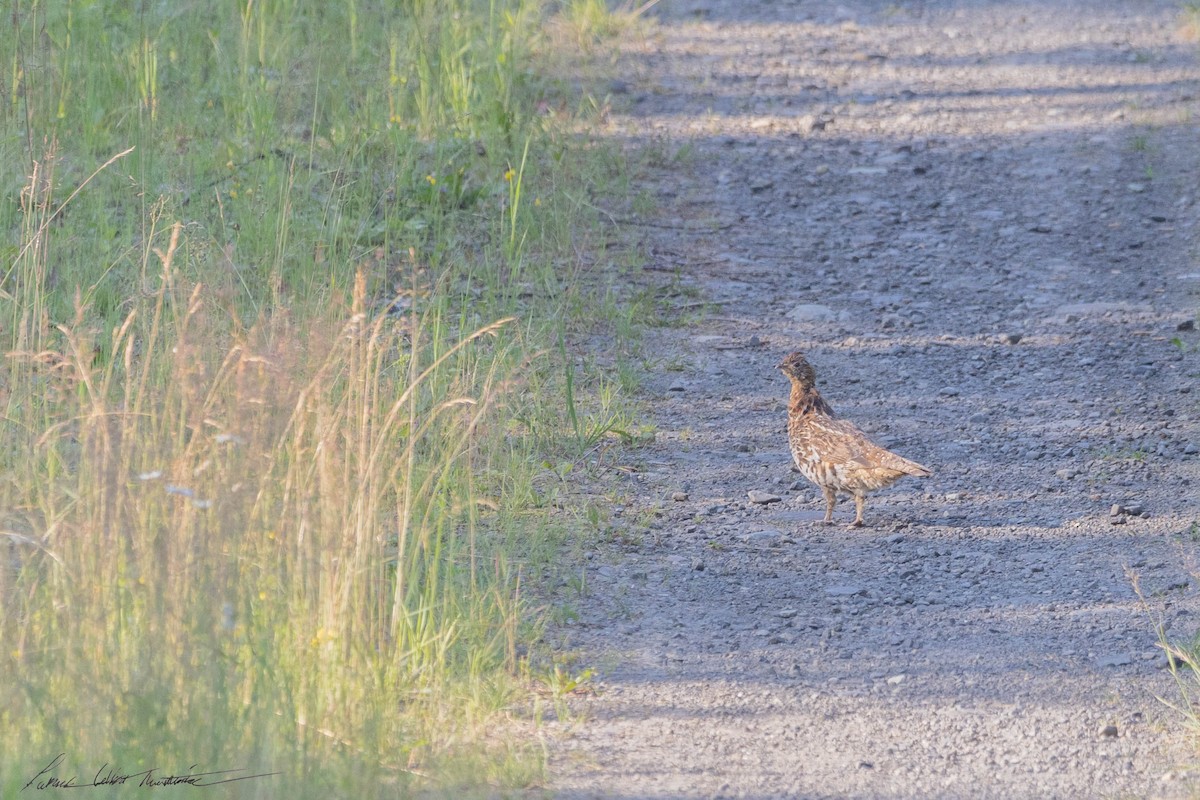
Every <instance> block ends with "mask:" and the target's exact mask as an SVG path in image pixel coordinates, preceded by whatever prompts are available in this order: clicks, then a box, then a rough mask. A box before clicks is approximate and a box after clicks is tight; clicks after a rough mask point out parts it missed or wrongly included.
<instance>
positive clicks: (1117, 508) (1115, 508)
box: [1108, 503, 1124, 517]
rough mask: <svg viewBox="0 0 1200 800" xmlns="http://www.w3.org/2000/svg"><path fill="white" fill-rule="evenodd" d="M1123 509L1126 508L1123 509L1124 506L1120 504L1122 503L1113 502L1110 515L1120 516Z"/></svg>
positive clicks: (1109, 511)
mask: <svg viewBox="0 0 1200 800" xmlns="http://www.w3.org/2000/svg"><path fill="white" fill-rule="evenodd" d="M1123 510H1124V509H1122V508H1121V504H1120V503H1113V504H1112V508H1110V509H1109V510H1108V515H1109V516H1110V517H1119V516H1121V512H1122V511H1123Z"/></svg>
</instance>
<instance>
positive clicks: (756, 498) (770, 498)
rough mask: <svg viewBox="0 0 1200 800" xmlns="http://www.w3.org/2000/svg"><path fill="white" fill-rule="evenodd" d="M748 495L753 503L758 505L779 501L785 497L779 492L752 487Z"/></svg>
mask: <svg viewBox="0 0 1200 800" xmlns="http://www.w3.org/2000/svg"><path fill="white" fill-rule="evenodd" d="M746 497H748V498H750V502H751V503H757V504H758V505H762V506H765V505H768V504H770V503H778V502H779V501H780V500H782V499H783V498H781V497H780V496H779V495H777V494H771V493H770V492H763V491H760V490H758V489H751V490H750V491H748V492H746Z"/></svg>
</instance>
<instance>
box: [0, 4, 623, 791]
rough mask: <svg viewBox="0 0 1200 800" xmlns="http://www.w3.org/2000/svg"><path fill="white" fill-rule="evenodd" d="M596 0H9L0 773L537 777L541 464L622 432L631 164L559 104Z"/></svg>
mask: <svg viewBox="0 0 1200 800" xmlns="http://www.w3.org/2000/svg"><path fill="white" fill-rule="evenodd" d="M606 13H607V12H605V11H603V6H602V5H601V4H597V3H595V2H575V3H567V4H565V5H564V7H561V8H549V7H547V6H546V5H545V4H543V3H541V2H538V1H537V0H436V2H434V0H406V1H405V2H401V3H399V4H377V3H365V2H360V1H359V0H349V2H341V3H318V2H309V1H308V0H270V1H269V2H255V0H238V1H237V2H232V3H221V4H209V3H184V4H174V3H165V4H163V3H131V4H111V3H96V2H82V1H81V2H73V1H72V0H58V2H52V3H29V4H17V5H15V6H14V7H13V9H12V11H11V13H10V14H9V15H6V20H5V23H4V25H3V28H0V55H2V56H3V62H2V63H3V64H4V65H5V70H6V75H5V81H4V89H3V91H0V129H2V132H3V135H0V165H2V166H0V169H2V170H3V191H4V202H3V203H2V204H0V226H2V227H3V229H4V230H5V231H6V233H7V235H6V236H5V238H4V240H3V244H0V252H3V259H0V266H2V267H3V269H4V272H3V274H0V341H2V344H3V347H4V350H3V354H4V355H3V360H2V361H0V408H3V413H4V421H3V425H0V675H3V676H4V679H3V680H2V681H0V795H3V796H5V797H9V796H16V795H17V794H18V792H19V791H20V790H21V789H22V787H23V786H25V785H26V781H28V780H30V779H31V778H34V777H35V775H37V773H38V771H39V770H41V769H42V768H43V767H46V766H47V765H49V764H51V762H52V761H53V760H54V759H55V757H56V756H57V755H58V754H60V753H61V754H63V755H64V759H63V761H62V762H61V763H60V764H59V765H57V766H55V767H54V768H52V769H51V770H50V771H49V772H46V773H45V774H44V775H43V776H42V777H41V778H39V779H38V780H39V782H40V781H43V780H46V779H48V778H57V779H59V780H62V781H66V780H69V779H71V778H72V777H74V778H75V779H76V782H77V783H89V782H92V781H94V780H96V779H97V775H98V773H97V770H102V768H103V767H104V765H106V764H107V765H108V766H109V767H111V768H112V770H113V771H115V772H117V773H118V774H130V775H133V776H134V777H132V778H130V779H129V780H128V782H127V783H126V784H124V785H125V788H126V789H128V790H129V791H130V792H132V791H134V790H135V789H136V786H137V785H138V784H139V783H140V782H141V780H142V779H143V777H144V775H145V772H146V771H147V770H155V771H154V773H153V774H152V776H153V777H157V778H164V777H168V776H170V775H186V774H188V773H189V772H191V773H196V772H212V771H216V770H239V771H237V772H231V773H228V774H224V775H220V776H209V777H208V778H206V779H204V780H205V781H213V780H218V779H230V778H240V777H244V776H249V775H255V774H259V773H273V774H272V775H271V776H270V777H263V778H258V779H253V780H246V781H243V782H240V783H237V784H233V785H232V787H231V788H232V792H231V793H230V794H229V795H227V796H231V797H232V796H236V797H253V796H261V797H292V798H308V797H313V798H318V797H319V798H328V797H356V798H357V797H362V798H368V797H396V796H400V795H403V794H405V793H410V792H426V791H440V790H453V791H454V792H455V793H456V795H464V794H470V793H487V792H490V791H494V790H495V789H496V788H497V787H512V786H529V785H536V784H537V783H538V782H539V781H540V780H541V779H542V777H543V775H542V769H543V764H542V754H541V752H540V750H539V749H538V748H537V746H536V744H534V743H535V742H536V736H535V735H534V733H535V732H534V728H535V725H536V702H535V701H531V699H530V698H531V697H532V696H533V690H534V689H535V688H537V687H538V686H542V687H543V688H544V687H545V686H546V685H550V686H551V687H552V688H554V687H561V685H562V684H563V681H562V679H561V672H560V668H559V667H558V666H557V665H553V666H550V665H541V666H539V665H538V664H536V663H531V661H530V659H529V657H528V656H527V655H526V654H527V653H528V652H530V646H531V644H533V643H535V642H536V640H537V636H538V631H539V626H540V624H541V620H542V619H544V618H545V615H546V608H544V604H543V602H542V601H541V600H534V599H533V598H542V597H545V596H546V586H547V584H548V583H549V582H550V580H551V578H553V576H554V575H555V574H556V569H558V567H557V565H556V554H559V553H561V552H562V551H563V549H564V546H565V544H564V543H565V542H566V541H567V537H568V536H569V535H571V534H573V533H577V532H579V531H581V530H586V529H588V527H589V523H588V519H587V513H586V511H585V510H584V509H580V510H579V511H578V512H573V511H572V509H571V506H570V504H569V503H562V502H559V500H558V499H557V496H556V493H557V492H558V488H559V487H562V486H564V485H565V484H566V483H567V482H569V481H570V480H571V473H572V469H574V468H575V466H574V465H578V464H582V463H586V462H587V460H588V455H589V453H591V452H593V451H594V449H595V448H597V447H598V446H602V445H604V444H606V443H608V442H612V441H619V440H621V439H628V438H630V437H632V436H634V435H635V434H636V431H635V428H636V422H635V420H634V419H633V418H632V413H631V410H630V405H629V403H628V401H627V400H626V399H625V397H626V393H625V391H624V389H625V388H626V387H627V385H628V380H629V374H630V373H629V370H628V369H627V368H625V367H624V366H622V364H623V359H624V358H625V356H624V354H625V353H627V352H628V351H629V348H630V347H632V346H634V345H635V338H636V329H637V324H638V321H637V320H636V319H635V318H634V316H633V315H634V313H635V311H634V309H635V308H637V307H634V306H627V305H625V304H622V303H620V302H617V301H616V299H615V297H616V295H615V294H614V290H613V288H612V287H613V284H614V281H615V278H616V276H618V275H619V274H620V273H619V270H620V268H621V267H622V263H621V262H622V260H623V259H626V258H628V256H625V255H620V256H617V255H616V254H613V253H609V252H606V250H605V246H606V245H605V243H606V232H605V231H604V229H603V228H602V226H601V221H600V218H599V215H598V214H597V213H596V209H595V208H594V207H593V202H594V200H595V198H596V197H604V196H606V194H607V193H613V192H620V191H621V188H622V186H621V180H622V177H623V175H624V173H623V171H622V162H621V159H620V158H619V157H618V155H617V154H616V153H614V152H613V151H611V150H609V149H607V148H606V147H603V146H598V145H595V144H594V143H591V142H589V141H587V140H586V139H585V138H580V137H577V136H573V135H570V134H569V131H570V130H572V129H578V128H579V127H580V126H581V125H586V124H587V122H588V120H589V119H591V118H594V115H597V114H600V113H602V112H603V98H602V97H597V96H596V94H595V93H594V92H592V91H589V89H588V85H587V79H586V74H587V69H588V67H587V65H586V64H585V61H586V58H585V57H584V56H581V55H580V52H581V51H582V52H584V53H586V51H587V47H588V44H589V43H590V42H592V41H594V40H595V39H596V38H597V37H599V36H602V35H610V34H611V32H612V30H613V28H612V25H613V24H614V23H613V22H612V21H611V20H610V19H608V18H607V17H605V14H606ZM567 53H569V55H564V54H567ZM596 336H602V337H604V341H605V342H606V344H607V347H606V351H605V357H606V359H607V364H608V365H610V366H611V365H613V364H614V363H615V364H616V365H617V366H618V367H619V369H617V370H615V371H614V370H610V369H597V368H593V367H589V364H591V363H593V362H592V360H591V359H589V358H587V357H585V354H584V351H583V350H582V349H581V348H580V347H579V346H578V345H579V343H580V342H582V341H584V340H585V339H586V338H588V337H596ZM539 670H540V671H543V672H544V673H545V674H541V673H540V672H539ZM547 676H549V677H547ZM571 680H574V679H573V678H572V679H571ZM104 776H105V773H103V772H102V773H100V774H99V777H100V778H103V777H104ZM35 786H36V784H35ZM121 796H128V795H127V794H121Z"/></svg>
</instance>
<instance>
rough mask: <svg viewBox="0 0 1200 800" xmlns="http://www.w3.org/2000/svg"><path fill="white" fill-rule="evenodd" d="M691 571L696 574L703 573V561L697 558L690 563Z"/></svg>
mask: <svg viewBox="0 0 1200 800" xmlns="http://www.w3.org/2000/svg"><path fill="white" fill-rule="evenodd" d="M692 569H693V570H695V571H696V572H704V559H702V558H697V559H696V560H695V561H693V562H692Z"/></svg>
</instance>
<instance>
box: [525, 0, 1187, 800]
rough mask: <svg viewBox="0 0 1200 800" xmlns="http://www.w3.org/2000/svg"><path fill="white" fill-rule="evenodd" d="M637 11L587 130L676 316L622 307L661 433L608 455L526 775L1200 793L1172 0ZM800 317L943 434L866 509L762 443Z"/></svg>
mask: <svg viewBox="0 0 1200 800" xmlns="http://www.w3.org/2000/svg"><path fill="white" fill-rule="evenodd" d="M652 13H653V14H655V15H656V20H657V21H656V23H655V24H654V25H653V26H652V27H651V29H650V31H649V33H648V34H646V35H645V36H640V35H639V36H630V37H628V41H627V42H626V43H624V45H623V47H622V49H623V59H622V62H621V64H622V70H623V73H622V77H621V80H620V81H617V82H615V83H614V84H613V87H612V90H613V93H614V109H615V110H614V111H613V113H612V114H611V116H610V118H609V121H608V130H607V131H606V133H607V134H608V135H610V136H612V137H616V138H620V139H624V140H628V141H629V143H630V146H631V147H637V148H641V149H642V151H643V152H645V149H646V148H652V149H653V150H654V152H657V153H659V156H658V157H656V158H654V159H653V160H652V165H651V166H650V167H648V168H647V170H646V172H645V174H643V175H642V176H641V179H640V182H639V183H638V184H637V185H636V186H635V190H636V191H643V192H645V193H646V194H647V195H648V196H649V197H651V198H653V199H654V200H655V201H656V204H657V208H658V211H657V212H656V214H655V215H653V216H651V217H649V218H645V219H642V220H640V221H637V222H634V223H633V224H632V225H630V226H628V229H629V230H632V231H633V234H632V235H634V236H637V237H639V239H640V242H639V244H640V246H642V247H644V248H645V252H646V253H647V254H648V263H647V265H646V267H645V269H644V271H643V273H642V276H641V278H640V280H641V281H642V282H643V284H644V285H646V286H662V287H668V289H667V290H663V295H664V296H666V297H668V298H670V297H671V296H672V295H671V292H674V299H673V300H670V302H673V303H674V304H675V305H676V306H677V310H678V314H677V322H679V323H680V324H678V325H674V326H669V327H663V328H656V329H654V330H653V331H652V332H651V333H650V335H649V336H648V339H647V341H646V343H645V352H646V357H647V365H648V367H649V369H648V376H647V379H646V384H645V392H646V397H645V402H646V407H647V409H648V413H649V416H650V418H651V419H652V420H653V421H654V423H655V424H656V425H657V427H658V434H657V439H656V441H655V443H654V444H653V445H650V446H648V447H645V448H642V449H639V450H636V451H633V452H629V453H626V454H625V455H624V456H622V458H623V459H625V462H626V464H625V465H626V466H628V467H630V469H629V470H627V471H626V472H622V473H620V474H621V475H622V476H623V477H620V478H616V479H614V480H617V481H618V483H617V484H616V485H615V488H613V489H611V491H613V492H615V493H616V495H617V496H618V498H619V500H618V504H617V505H616V507H615V508H613V509H612V515H613V517H612V522H613V524H614V525H615V526H616V528H617V529H619V530H621V531H623V534H622V535H620V536H617V537H614V541H613V542H612V543H610V544H606V545H604V546H602V547H600V548H598V549H597V550H595V551H593V552H591V553H589V554H588V556H589V561H588V566H587V571H586V576H587V582H588V593H587V595H586V597H585V598H584V599H582V600H581V601H580V602H579V603H578V611H579V614H580V616H579V619H577V620H574V621H573V622H572V623H571V624H567V625H564V626H562V627H561V628H560V629H559V630H558V631H556V632H555V636H556V637H557V639H558V645H559V647H560V648H561V649H562V650H563V651H564V652H568V651H569V652H572V653H575V654H578V655H579V657H580V663H581V664H593V665H599V667H600V678H599V679H598V680H597V682H596V686H597V689H598V691H597V692H596V693H595V694H594V695H593V696H589V697H580V698H578V699H576V700H575V701H574V702H573V710H574V712H575V717H574V718H572V719H570V720H566V721H563V722H560V723H552V724H551V725H550V726H549V727H550V730H551V733H552V734H553V735H552V737H551V738H552V741H553V745H552V757H551V770H552V784H551V787H550V788H551V791H552V793H553V794H554V796H556V797H560V798H593V797H615V798H643V797H672V798H692V797H747V798H776V797H796V798H959V797H961V798H1133V797H1137V798H1142V797H1162V798H1182V797H1194V796H1196V795H1197V793H1198V792H1200V789H1198V788H1197V787H1200V770H1197V769H1194V768H1193V766H1192V765H1193V763H1194V761H1195V759H1196V751H1195V750H1194V747H1193V746H1192V743H1191V742H1190V741H1189V739H1188V733H1187V728H1186V727H1185V725H1184V724H1183V721H1182V719H1181V718H1180V717H1179V716H1178V715H1177V714H1176V713H1175V712H1173V711H1171V710H1170V709H1168V708H1167V707H1166V706H1165V705H1164V704H1163V703H1161V702H1159V700H1158V699H1157V698H1163V699H1167V700H1171V701H1176V700H1177V699H1178V689H1177V687H1176V686H1175V683H1174V680H1173V678H1172V676H1171V674H1170V672H1169V671H1168V670H1167V669H1165V663H1166V662H1165V659H1164V656H1163V653H1162V651H1161V650H1160V649H1159V648H1158V647H1157V634H1156V626H1157V625H1159V624H1160V623H1161V624H1164V625H1166V626H1168V628H1169V631H1170V635H1171V636H1175V637H1190V636H1191V635H1192V634H1193V633H1194V632H1195V631H1196V630H1197V628H1200V616H1197V614H1198V613H1200V602H1198V600H1197V592H1196V586H1197V584H1198V579H1197V578H1196V577H1195V574H1194V573H1195V572H1196V570H1195V569H1194V564H1193V562H1194V560H1195V559H1194V554H1195V552H1196V550H1197V545H1196V540H1197V538H1200V528H1198V527H1197V519H1198V518H1200V509H1198V507H1197V502H1196V489H1197V486H1198V485H1200V422H1198V421H1200V385H1198V383H1197V380H1196V378H1197V375H1198V374H1200V333H1197V332H1195V331H1193V330H1188V329H1187V327H1188V323H1189V321H1194V320H1195V315H1196V309H1197V307H1198V306H1200V295H1198V287H1200V263H1198V260H1197V253H1196V248H1195V243H1196V241H1197V231H1198V230H1200V229H1198V228H1197V222H1198V220H1200V206H1198V204H1197V199H1198V197H1200V136H1198V135H1197V133H1198V130H1197V124H1196V122H1194V121H1193V117H1194V116H1195V112H1196V110H1197V98H1198V97H1200V84H1198V78H1200V66H1198V64H1197V53H1198V52H1200V45H1197V43H1196V42H1195V41H1194V40H1190V39H1189V38H1188V36H1187V33H1188V31H1187V30H1186V29H1185V27H1184V26H1183V24H1182V23H1183V22H1184V21H1185V18H1184V17H1183V16H1181V14H1180V11H1179V7H1178V6H1177V5H1176V4H1174V3H1167V2H1160V1H1159V0H1141V1H1140V2H1115V1H1114V0H1096V2H1087V3H1082V2H1078V3H1075V2H1066V1H1065V0H1046V2H1041V3H1032V2H1001V1H1000V0H993V1H992V2H982V1H981V0H977V1H975V2H971V1H969V0H962V1H961V2H953V1H952V0H928V1H927V2H921V1H920V0H915V1H914V2H899V3H895V4H884V3H874V2H864V1H857V2H855V1H849V0H848V1H847V2H843V3H841V4H834V3H825V2H811V1H808V0H792V1H790V2H789V1H787V0H774V1H773V2H753V1H752V0H662V2H660V3H659V4H658V5H657V6H655V7H654V9H653V12H652ZM697 298H698V299H697ZM700 301H705V302H707V303H708V305H697V303H699V302H700ZM1172 339H1176V340H1178V341H1177V342H1176V343H1173V342H1172ZM793 349H803V350H804V351H806V353H807V354H808V356H809V360H810V361H812V363H813V364H814V366H815V367H816V369H817V372H818V380H819V382H820V386H821V388H822V391H823V394H824V396H825V398H826V399H827V400H828V401H829V402H830V403H831V404H832V405H833V407H834V408H835V409H836V410H837V411H838V412H839V413H840V414H841V415H843V416H845V417H848V418H850V419H852V420H854V421H855V422H856V423H857V424H858V425H859V426H860V427H862V428H863V429H864V430H866V431H867V432H868V433H870V434H871V436H872V437H874V438H875V439H876V440H877V441H879V442H880V443H881V444H883V445H885V446H887V447H889V448H891V449H894V450H896V451H897V452H899V453H900V454H902V455H904V456H906V457H908V458H911V459H913V460H915V461H919V462H920V463H922V464H925V465H927V466H929V467H931V468H932V469H933V470H934V473H935V475H934V477H932V478H929V479H926V480H915V479H906V480H904V481H902V482H900V483H899V484H897V485H896V486H895V487H893V488H891V489H889V490H887V491H885V492H882V493H880V494H878V495H876V496H874V497H873V498H872V500H871V501H870V502H869V503H868V505H867V527H865V528H863V529H852V528H850V527H848V525H847V523H848V522H849V521H850V519H851V518H852V515H853V504H852V503H850V504H844V505H842V506H840V507H839V509H838V514H837V517H836V519H837V521H838V524H837V525H836V526H833V527H826V526H823V525H820V524H819V523H818V522H817V520H819V518H820V516H821V514H822V510H823V504H822V502H821V500H820V495H819V492H818V491H817V490H816V489H815V488H814V487H812V486H810V485H808V484H807V483H806V482H805V481H804V480H803V478H802V477H801V476H800V475H799V474H797V473H795V472H793V471H791V470H790V460H789V456H788V449H787V442H786V434H785V431H784V425H785V416H786V405H785V399H786V396H787V383H786V381H785V380H784V379H783V377H782V376H781V375H780V374H779V373H778V372H777V371H776V370H775V369H774V366H775V364H776V363H777V362H778V361H779V359H780V357H781V356H782V355H784V354H785V353H787V352H789V351H790V350H793ZM752 490H754V491H758V492H763V493H765V494H766V495H767V497H759V498H758V499H760V500H761V499H769V497H770V496H776V497H778V498H779V499H778V501H774V500H772V501H770V502H765V503H755V502H750V500H749V499H748V492H750V491H752ZM1138 587H1140V592H1141V595H1142V597H1141V598H1139V592H1138Z"/></svg>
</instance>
